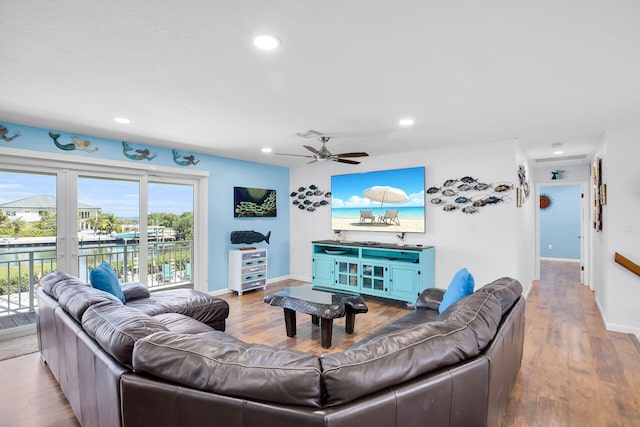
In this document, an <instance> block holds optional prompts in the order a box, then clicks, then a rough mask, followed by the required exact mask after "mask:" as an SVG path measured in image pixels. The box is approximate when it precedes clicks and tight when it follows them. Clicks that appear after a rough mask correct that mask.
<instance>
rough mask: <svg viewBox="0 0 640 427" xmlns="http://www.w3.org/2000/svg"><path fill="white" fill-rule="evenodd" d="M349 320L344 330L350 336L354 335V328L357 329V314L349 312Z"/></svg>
mask: <svg viewBox="0 0 640 427" xmlns="http://www.w3.org/2000/svg"><path fill="white" fill-rule="evenodd" d="M346 316H347V318H346V321H345V324H344V330H345V332H346V333H348V334H352V333H353V330H354V328H355V327H356V314H355V313H353V312H350V311H347V315H346Z"/></svg>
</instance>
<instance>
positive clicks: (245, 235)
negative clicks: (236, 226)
mask: <svg viewBox="0 0 640 427" xmlns="http://www.w3.org/2000/svg"><path fill="white" fill-rule="evenodd" d="M269 237H271V231H269V232H268V233H267V235H266V236H265V235H264V234H262V233H258V232H257V231H253V230H251V231H248V230H243V231H232V232H231V243H233V244H234V245H239V244H241V243H246V244H251V243H258V242H262V241H263V240H264V241H265V242H267V244H269Z"/></svg>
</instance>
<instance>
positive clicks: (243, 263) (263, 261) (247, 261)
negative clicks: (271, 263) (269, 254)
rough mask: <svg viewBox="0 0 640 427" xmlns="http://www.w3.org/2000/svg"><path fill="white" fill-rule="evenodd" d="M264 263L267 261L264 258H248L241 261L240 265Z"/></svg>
mask: <svg viewBox="0 0 640 427" xmlns="http://www.w3.org/2000/svg"><path fill="white" fill-rule="evenodd" d="M266 263H267V259H266V258H257V259H248V260H245V261H242V266H243V267H246V266H249V265H264V264H266Z"/></svg>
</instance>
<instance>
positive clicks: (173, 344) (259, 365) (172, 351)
mask: <svg viewBox="0 0 640 427" xmlns="http://www.w3.org/2000/svg"><path fill="white" fill-rule="evenodd" d="M133 368H134V370H135V372H137V373H139V372H144V373H147V374H151V375H154V376H156V377H160V378H163V379H165V380H168V381H173V382H175V383H179V384H184V385H186V386H189V387H192V388H195V389H199V390H205V391H211V392H214V393H219V394H224V395H229V396H235V397H241V398H247V399H254V400H260V401H267V402H277V403H284V404H290V405H303V406H312V407H319V406H320V396H321V386H320V362H319V360H318V357H317V356H313V355H310V354H307V353H302V352H298V351H293V350H286V349H280V348H274V347H269V346H265V345H260V344H249V343H245V342H242V341H240V340H238V339H236V338H234V337H232V336H230V335H228V334H226V333H224V332H221V331H212V332H206V333H203V334H198V335H185V334H176V333H173V332H157V333H155V334H153V335H150V336H148V337H146V338H144V339H141V340H140V341H138V342H137V343H136V345H135V348H134V351H133Z"/></svg>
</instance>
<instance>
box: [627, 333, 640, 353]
mask: <svg viewBox="0 0 640 427" xmlns="http://www.w3.org/2000/svg"><path fill="white" fill-rule="evenodd" d="M629 336H630V337H631V341H633V344H635V346H636V350H638V353H640V341H638V336H637V335H636V334H629Z"/></svg>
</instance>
